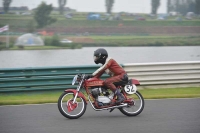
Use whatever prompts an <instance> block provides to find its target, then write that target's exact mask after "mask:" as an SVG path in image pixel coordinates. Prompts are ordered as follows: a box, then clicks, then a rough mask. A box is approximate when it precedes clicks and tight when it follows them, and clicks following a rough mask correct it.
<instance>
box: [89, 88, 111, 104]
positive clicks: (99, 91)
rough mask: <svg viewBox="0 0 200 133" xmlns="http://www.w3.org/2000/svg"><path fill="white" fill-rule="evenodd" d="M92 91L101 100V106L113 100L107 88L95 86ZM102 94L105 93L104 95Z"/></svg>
mask: <svg viewBox="0 0 200 133" xmlns="http://www.w3.org/2000/svg"><path fill="white" fill-rule="evenodd" d="M91 93H92V96H93V97H94V98H95V99H96V100H97V101H98V102H99V105H100V106H103V105H105V104H109V103H110V102H111V99H110V98H109V97H108V96H109V95H110V94H109V92H108V90H107V89H105V88H101V87H99V88H93V89H92V91H91ZM101 94H103V96H102V95H101Z"/></svg>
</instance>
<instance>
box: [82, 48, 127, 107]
mask: <svg viewBox="0 0 200 133" xmlns="http://www.w3.org/2000/svg"><path fill="white" fill-rule="evenodd" d="M94 62H95V63H96V64H99V63H101V64H102V66H101V67H100V68H99V69H97V70H96V71H95V72H94V73H93V74H92V75H87V76H86V78H87V79H88V78H91V77H96V78H99V77H100V76H101V75H102V74H103V73H104V72H106V73H107V74H109V75H110V76H111V77H110V78H107V79H106V80H104V82H103V85H105V86H106V87H108V88H109V89H111V90H112V91H113V92H114V94H116V95H117V101H116V103H117V104H119V103H121V102H123V101H124V99H125V98H124V96H123V95H122V93H120V90H119V89H117V88H116V86H115V85H114V84H113V83H115V82H120V81H123V80H124V78H127V79H128V77H127V74H126V72H125V71H124V69H123V68H122V67H121V66H120V65H119V64H118V63H117V62H116V61H115V60H114V59H112V58H110V57H108V52H107V51H106V50H105V49H104V48H99V49H97V50H96V51H94Z"/></svg>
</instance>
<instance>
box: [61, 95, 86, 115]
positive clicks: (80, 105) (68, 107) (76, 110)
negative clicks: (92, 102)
mask: <svg viewBox="0 0 200 133" xmlns="http://www.w3.org/2000/svg"><path fill="white" fill-rule="evenodd" d="M73 100H74V93H72V92H64V93H63V94H62V95H61V96H60V97H59V99H58V109H59V111H60V113H61V114H62V115H63V116H64V117H66V118H69V119H77V118H79V117H81V116H82V115H83V114H84V113H85V111H86V101H85V99H83V98H82V97H77V98H76V101H75V102H74V103H73Z"/></svg>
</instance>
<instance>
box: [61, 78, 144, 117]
mask: <svg viewBox="0 0 200 133" xmlns="http://www.w3.org/2000/svg"><path fill="white" fill-rule="evenodd" d="M75 84H78V86H77V89H76V90H75V89H67V90H65V91H64V93H63V94H61V96H60V97H59V99H58V109H59V111H60V113H61V114H62V115H63V116H64V117H66V118H69V119H77V118H79V117H81V116H82V115H83V114H84V113H85V111H86V106H87V104H88V102H89V103H90V104H91V106H92V108H93V109H94V110H95V111H102V110H110V112H112V111H113V110H114V109H116V108H117V109H119V110H120V111H121V113H123V114H124V115H126V116H137V115H139V114H140V113H141V112H142V111H143V109H144V98H143V96H142V95H141V93H140V92H139V91H138V90H137V86H138V85H140V83H139V81H138V80H136V79H130V80H128V79H127V81H122V82H118V83H114V84H115V86H116V87H117V88H118V89H120V92H121V93H122V94H123V96H124V97H125V100H124V101H123V102H122V103H120V104H119V103H116V98H117V96H116V95H115V94H114V93H113V92H112V91H111V90H110V89H108V88H106V87H105V86H104V85H103V80H101V79H99V78H96V77H94V78H90V79H86V75H85V74H77V75H75V76H74V78H73V80H72V85H75ZM81 88H83V89H84V90H85V92H84V93H85V94H87V96H88V100H87V99H86V97H85V96H84V93H82V92H81V91H80V90H81Z"/></svg>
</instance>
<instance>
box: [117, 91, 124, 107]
mask: <svg viewBox="0 0 200 133" xmlns="http://www.w3.org/2000/svg"><path fill="white" fill-rule="evenodd" d="M115 94H116V95H117V101H116V104H120V103H122V102H123V101H124V100H125V98H124V96H123V95H122V93H120V90H119V89H117V90H116V91H115Z"/></svg>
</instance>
